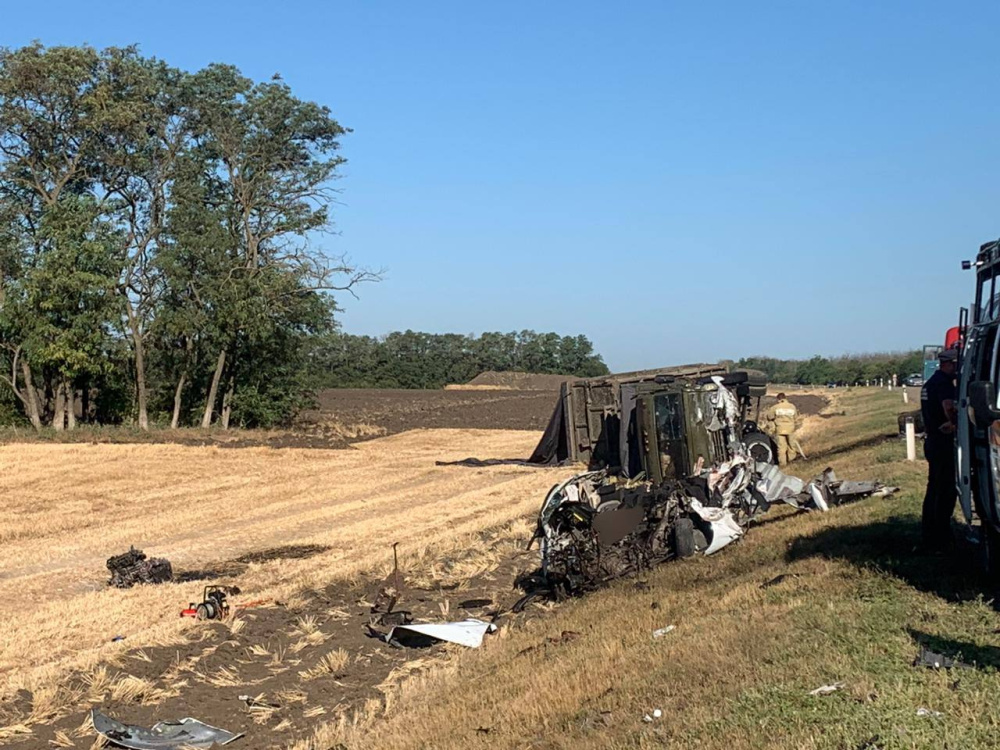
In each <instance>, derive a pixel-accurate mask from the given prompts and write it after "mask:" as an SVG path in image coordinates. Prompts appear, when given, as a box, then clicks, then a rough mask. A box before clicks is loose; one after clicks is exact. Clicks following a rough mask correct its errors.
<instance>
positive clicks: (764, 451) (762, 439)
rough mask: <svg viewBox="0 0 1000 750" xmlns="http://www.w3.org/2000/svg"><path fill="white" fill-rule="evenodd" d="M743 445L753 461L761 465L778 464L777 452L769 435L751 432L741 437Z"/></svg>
mask: <svg viewBox="0 0 1000 750" xmlns="http://www.w3.org/2000/svg"><path fill="white" fill-rule="evenodd" d="M743 445H744V447H745V448H746V449H747V453H749V454H750V455H751V457H752V458H753V460H754V461H757V462H758V463H762V464H776V463H778V451H777V450H776V449H775V446H774V444H773V443H772V442H771V437H770V436H769V435H766V434H764V433H763V432H751V433H750V434H749V435H744V436H743Z"/></svg>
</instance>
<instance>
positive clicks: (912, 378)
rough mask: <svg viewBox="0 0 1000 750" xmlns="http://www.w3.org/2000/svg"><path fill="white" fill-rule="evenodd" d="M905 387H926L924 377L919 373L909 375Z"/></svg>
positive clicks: (904, 383) (905, 380)
mask: <svg viewBox="0 0 1000 750" xmlns="http://www.w3.org/2000/svg"><path fill="white" fill-rule="evenodd" d="M903 385H905V386H908V387H910V388H922V387H923V385H924V376H923V375H921V374H920V373H919V372H915V373H913V374H912V375H907V376H906V378H905V379H904V380H903Z"/></svg>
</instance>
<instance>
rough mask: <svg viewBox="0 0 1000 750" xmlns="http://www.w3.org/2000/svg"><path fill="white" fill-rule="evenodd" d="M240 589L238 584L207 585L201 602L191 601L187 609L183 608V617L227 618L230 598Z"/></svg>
mask: <svg viewBox="0 0 1000 750" xmlns="http://www.w3.org/2000/svg"><path fill="white" fill-rule="evenodd" d="M239 593H240V590H239V588H238V587H236V586H206V587H205V592H204V594H203V595H202V600H201V602H200V603H199V604H195V603H194V602H191V603H190V604H189V605H188V608H187V609H182V610H181V617H194V618H196V619H198V620H225V619H226V618H227V617H229V600H228V598H227V597H229V596H236V595H237V594H239Z"/></svg>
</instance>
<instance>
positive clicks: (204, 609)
mask: <svg viewBox="0 0 1000 750" xmlns="http://www.w3.org/2000/svg"><path fill="white" fill-rule="evenodd" d="M195 613H196V614H197V617H198V619H199V620H211V619H214V618H215V607H213V606H212V605H211V604H209V603H208V602H202V603H201V604H199V605H198V607H197V608H196V609H195Z"/></svg>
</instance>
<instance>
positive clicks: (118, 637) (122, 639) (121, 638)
mask: <svg viewBox="0 0 1000 750" xmlns="http://www.w3.org/2000/svg"><path fill="white" fill-rule="evenodd" d="M124 640H125V636H123V635H116V636H115V637H114V638H112V639H111V642H112V643H118V642H119V641H124Z"/></svg>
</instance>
